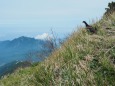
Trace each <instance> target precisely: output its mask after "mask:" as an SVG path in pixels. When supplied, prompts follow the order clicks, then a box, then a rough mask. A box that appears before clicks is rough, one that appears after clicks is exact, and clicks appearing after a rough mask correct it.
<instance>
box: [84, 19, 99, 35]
mask: <svg viewBox="0 0 115 86" xmlns="http://www.w3.org/2000/svg"><path fill="white" fill-rule="evenodd" d="M83 23H84V24H85V26H86V29H87V30H88V31H89V32H91V33H96V32H97V29H96V28H94V27H92V26H90V25H88V24H87V22H86V21H83Z"/></svg>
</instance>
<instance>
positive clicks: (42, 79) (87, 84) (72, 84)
mask: <svg viewBox="0 0 115 86" xmlns="http://www.w3.org/2000/svg"><path fill="white" fill-rule="evenodd" d="M92 25H93V26H94V27H97V28H98V33H97V34H93V35H91V34H90V33H87V31H86V30H85V29H84V28H82V27H80V28H77V29H78V31H77V32H73V33H72V34H71V35H70V36H69V38H68V39H67V40H66V41H65V42H64V43H63V44H62V45H61V47H60V48H59V49H57V50H55V51H54V52H53V53H52V54H51V55H50V56H49V57H48V58H47V59H46V60H45V61H43V62H40V63H38V64H36V65H35V66H34V65H33V66H32V67H29V68H26V69H18V70H17V71H16V72H14V73H13V74H11V75H7V76H5V77H3V78H2V79H1V80H0V86H115V32H114V31H115V14H113V15H110V16H109V17H103V18H102V19H101V20H100V21H98V22H96V23H94V24H92ZM105 28H111V29H110V30H106V29H105Z"/></svg>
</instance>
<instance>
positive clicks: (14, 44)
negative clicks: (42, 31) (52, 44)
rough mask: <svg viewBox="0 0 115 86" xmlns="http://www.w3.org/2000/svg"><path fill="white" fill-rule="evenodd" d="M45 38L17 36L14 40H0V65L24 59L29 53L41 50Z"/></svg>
mask: <svg viewBox="0 0 115 86" xmlns="http://www.w3.org/2000/svg"><path fill="white" fill-rule="evenodd" d="M46 42H47V41H46V40H39V39H34V38H29V37H25V36H22V37H19V38H16V39H14V40H11V41H10V40H7V41H0V66H2V65H4V64H6V63H9V62H12V61H17V60H20V61H21V60H26V56H29V55H28V54H29V53H35V52H37V53H38V52H39V53H40V52H41V50H42V49H43V47H42V46H43V45H44V44H45V43H46Z"/></svg>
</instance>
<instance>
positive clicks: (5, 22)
mask: <svg viewBox="0 0 115 86" xmlns="http://www.w3.org/2000/svg"><path fill="white" fill-rule="evenodd" d="M111 1H115V0H0V40H6V39H13V38H15V37H19V36H22V35H24V36H29V37H35V36H36V35H38V34H43V33H50V30H51V29H53V31H54V32H56V33H57V34H58V35H62V34H64V35H65V34H67V33H70V32H72V31H73V30H74V29H75V28H76V27H77V26H79V25H83V24H82V21H83V20H86V21H88V23H90V22H89V21H91V20H92V19H96V18H101V16H102V15H103V13H104V12H105V8H106V7H107V5H108V2H111Z"/></svg>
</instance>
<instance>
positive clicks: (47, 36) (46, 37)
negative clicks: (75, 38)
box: [35, 33, 53, 40]
mask: <svg viewBox="0 0 115 86" xmlns="http://www.w3.org/2000/svg"><path fill="white" fill-rule="evenodd" d="M52 38H53V36H52V35H51V34H48V33H43V34H42V35H37V36H36V37H35V39H41V40H51V39H52Z"/></svg>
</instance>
